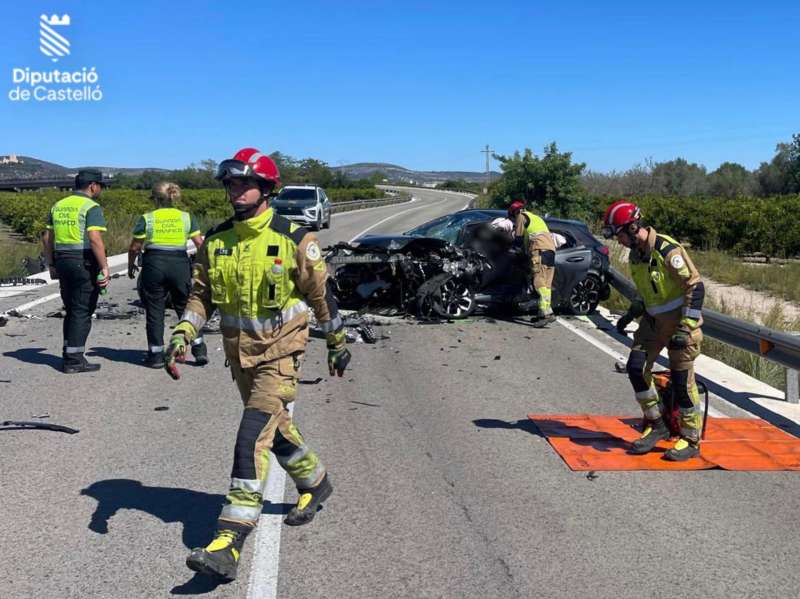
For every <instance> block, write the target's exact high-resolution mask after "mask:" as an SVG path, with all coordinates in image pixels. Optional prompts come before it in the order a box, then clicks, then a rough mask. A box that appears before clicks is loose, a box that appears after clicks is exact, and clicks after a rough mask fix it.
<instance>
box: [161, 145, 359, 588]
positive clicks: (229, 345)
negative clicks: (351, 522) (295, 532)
mask: <svg viewBox="0 0 800 599" xmlns="http://www.w3.org/2000/svg"><path fill="white" fill-rule="evenodd" d="M216 177H217V179H219V180H221V181H222V182H223V184H224V185H225V189H226V192H227V195H228V199H229V201H230V203H231V205H232V207H233V210H234V213H235V214H234V216H233V218H231V219H229V220H227V221H225V222H224V223H222V224H221V225H219V226H217V227H215V228H214V229H212V230H211V231H209V233H208V234H207V236H206V239H205V243H204V244H203V247H202V249H201V251H200V252H199V255H198V257H197V260H196V261H195V265H194V271H193V281H192V292H191V295H190V297H189V302H188V304H187V306H186V310H185V311H184V313H183V318H182V320H181V322H180V323H178V325H177V326H176V327H175V329H174V332H173V335H172V338H171V339H170V345H169V349H168V351H167V355H166V357H165V364H164V366H165V368H166V369H167V372H169V373H170V374H171V376H173V378H177V377H178V376H179V375H178V373H177V368H176V364H175V362H176V361H180V360H181V359H182V357H183V356H184V355H185V353H186V347H187V345H188V344H189V343H191V341H192V340H193V339H194V338H195V337H196V336H197V335H198V332H199V331H200V330H201V329H202V327H203V323H204V322H205V321H206V319H207V318H208V317H209V316H210V315H211V313H212V312H213V310H214V309H215V308H216V309H218V310H219V311H220V315H221V322H220V324H221V332H222V336H223V345H224V349H225V357H226V358H227V359H228V361H229V362H230V368H231V374H232V375H233V379H234V380H235V381H236V385H237V386H238V388H239V392H240V394H241V397H242V401H243V402H244V412H243V415H242V419H241V423H240V425H239V431H238V434H237V437H236V445H235V450H234V458H233V471H232V473H231V483H230V487H229V491H228V494H227V496H226V498H225V503H224V505H223V507H222V512H221V514H220V516H219V519H218V521H217V532H216V534H215V536H214V539H213V540H212V541H211V543H210V544H209V545H208V546H207V547H205V548H197V549H194V550H192V552H191V553H190V554H189V557H188V558H187V560H186V563H187V565H188V566H189V568H191V569H192V570H195V571H197V572H201V573H204V574H208V575H211V576H214V577H216V578H218V579H222V580H233V579H234V578H235V577H236V570H237V567H238V563H239V556H240V553H241V550H242V545H243V543H244V540H245V537H246V536H247V534H248V533H249V532H250V531H252V529H253V528H254V527H255V526H256V524H257V522H258V518H259V516H260V514H261V507H262V502H263V495H264V489H265V486H266V482H267V474H268V472H267V470H268V467H269V452H270V451H272V453H273V454H275V457H276V458H277V461H278V463H279V464H280V465H281V466H282V467H283V468H284V469H285V470H286V472H287V473H288V474H289V476H291V478H292V480H293V481H294V483H295V486H296V487H297V491H298V494H299V498H298V501H297V505H295V506H294V507H293V508H292V510H291V511H290V512H289V514H288V516H287V517H286V519H285V522H286V523H287V524H289V525H301V524H307V523H309V522H311V520H312V519H313V518H314V515H315V513H316V511H317V509H318V508H319V507H320V504H321V503H322V502H323V501H324V500H325V499H326V498H327V497H329V496H330V494H331V493H332V491H333V488H332V486H331V483H330V480H329V478H328V474H327V472H326V469H325V467H324V466H323V464H322V462H321V461H320V459H319V457H318V456H317V453H316V452H315V451H314V450H313V449H311V448H310V447H309V446H308V445H307V444H306V442H305V441H304V440H303V437H302V436H301V435H300V432H299V431H298V430H297V427H296V426H295V424H294V423H293V422H292V418H291V415H290V413H289V411H288V409H287V406H288V405H289V403H290V402H292V401H293V400H294V399H295V395H296V393H297V384H298V383H297V381H298V375H299V369H300V364H301V361H302V358H303V353H304V352H305V348H306V343H307V341H308V334H309V330H308V307H309V306H310V307H311V308H312V309H313V310H314V314H315V316H316V318H317V322H318V323H319V325H320V328H321V329H322V331H323V332H324V333H325V334H326V339H327V346H328V367H329V371H330V374H331V375H334V374H338V375H339V376H342V374H343V373H344V370H345V368H346V367H347V365H348V363H349V362H350V352H349V350H348V349H347V348H346V346H345V344H346V340H345V332H344V328H343V326H342V319H341V318H340V316H339V313H338V308H337V305H336V301H335V299H334V298H333V296H332V294H331V291H330V289H329V286H328V284H327V269H326V265H325V261H324V260H323V258H322V253H321V250H320V245H319V241H318V240H317V237H316V235H314V234H313V233H310V232H308V231H307V230H306V229H303V228H299V227H298V226H297V225H294V224H291V223H290V222H289V221H288V220H286V219H285V218H283V217H282V216H280V215H278V214H277V213H276V212H274V211H273V209H272V208H271V207H270V205H269V199H270V197H271V195H272V194H273V193H274V191H275V190H276V189H277V188H278V187H280V173H279V172H278V168H277V166H276V165H275V163H274V162H273V161H272V159H271V158H269V156H266V155H264V154H261V153H260V152H259V151H258V150H255V149H253V148H245V149H243V150H240V151H239V152H237V153H236V155H235V156H234V157H233V158H232V159H230V160H225V161H223V162H222V163H220V165H219V167H218V170H217V174H216Z"/></svg>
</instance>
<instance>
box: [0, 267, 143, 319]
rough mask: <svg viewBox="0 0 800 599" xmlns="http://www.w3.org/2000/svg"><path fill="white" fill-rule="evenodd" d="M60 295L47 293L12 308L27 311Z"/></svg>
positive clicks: (124, 271)
mask: <svg viewBox="0 0 800 599" xmlns="http://www.w3.org/2000/svg"><path fill="white" fill-rule="evenodd" d="M127 272H128V271H127V269H126V270H121V271H119V272H115V273H112V275H111V276H114V275H122V274H127ZM56 280H58V279H56ZM58 297H61V294H60V293H51V294H50V295H45V296H44V297H40V298H39V299H36V300H33V301H32V302H28V303H27V304H22V305H21V306H17V307H16V308H12V310H16V311H17V312H25V311H26V310H30V309H31V308H34V307H36V306H38V305H39V304H44V303H46V302H49V301H50V300H54V299H56V298H58ZM10 311H11V310H9V312H10Z"/></svg>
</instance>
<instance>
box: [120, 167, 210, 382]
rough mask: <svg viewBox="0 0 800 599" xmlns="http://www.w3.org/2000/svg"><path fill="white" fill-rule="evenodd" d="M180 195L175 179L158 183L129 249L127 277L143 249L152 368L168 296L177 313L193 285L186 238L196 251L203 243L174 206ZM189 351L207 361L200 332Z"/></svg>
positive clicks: (159, 364) (159, 352) (160, 347)
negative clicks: (151, 203)
mask: <svg viewBox="0 0 800 599" xmlns="http://www.w3.org/2000/svg"><path fill="white" fill-rule="evenodd" d="M180 197H181V189H180V187H178V186H177V185H176V184H175V183H168V182H161V183H156V185H154V186H153V191H152V194H151V199H152V200H153V202H154V203H155V207H156V209H155V210H153V211H151V212H147V213H145V214H143V215H142V216H140V217H139V219H138V220H137V221H136V224H135V225H134V227H133V239H132V240H131V244H130V247H129V248H128V277H130V278H131V279H133V278H134V277H136V271H137V270H138V267H137V266H136V259H137V257H138V255H139V252H141V251H142V249H144V256H143V257H142V273H141V275H140V277H141V280H140V281H139V284H140V290H141V294H140V295H141V300H142V303H143V304H144V309H145V314H146V315H147V358H146V359H145V365H146V366H150V367H152V368H163V367H164V309H165V306H166V301H167V296H169V297H170V299H171V303H172V307H173V308H174V309H175V312H176V313H177V314H178V318H180V317H181V316H182V315H183V310H184V308H185V307H186V301H187V300H188V299H189V291H190V290H191V288H192V263H191V260H190V259H189V255H188V254H187V253H186V242H187V241H188V240H189V239H191V240H192V241H193V242H194V245H195V247H196V248H197V250H198V251H199V250H200V248H201V246H202V245H203V237H202V235H200V231H199V229H198V228H197V224H196V223H195V221H194V219H193V218H192V217H191V215H190V214H189V213H188V212H183V211H181V210H178V209H177V208H174V207H173V203H174V202H175V201H178V200H180ZM192 355H193V356H194V359H195V362H196V363H197V364H199V365H201V366H202V365H205V364H208V351H207V349H206V345H205V343H204V341H203V337H202V336H200V335H198V336H197V337H196V338H195V339H194V340H193V341H192Z"/></svg>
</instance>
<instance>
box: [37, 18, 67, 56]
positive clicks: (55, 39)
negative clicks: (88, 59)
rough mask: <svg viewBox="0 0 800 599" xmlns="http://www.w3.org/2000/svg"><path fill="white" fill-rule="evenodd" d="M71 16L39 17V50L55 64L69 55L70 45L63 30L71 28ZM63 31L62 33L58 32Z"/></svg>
mask: <svg viewBox="0 0 800 599" xmlns="http://www.w3.org/2000/svg"><path fill="white" fill-rule="evenodd" d="M69 23H70V19H69V15H62V16H60V17H59V16H58V15H50V16H48V15H42V16H40V17H39V50H41V51H42V54H44V55H45V56H47V57H48V58H50V60H52V61H53V62H58V59H59V58H63V57H64V56H68V55H69V48H70V43H69V40H68V39H67V38H66V37H64V34H63V30H64V28H66V27H69ZM58 30H61V31H58Z"/></svg>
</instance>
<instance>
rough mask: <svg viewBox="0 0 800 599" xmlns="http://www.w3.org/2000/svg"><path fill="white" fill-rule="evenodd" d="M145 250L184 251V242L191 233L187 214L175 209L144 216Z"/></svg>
mask: <svg viewBox="0 0 800 599" xmlns="http://www.w3.org/2000/svg"><path fill="white" fill-rule="evenodd" d="M144 223H145V239H144V247H145V250H147V251H149V250H172V251H175V250H178V251H186V241H187V240H188V239H189V235H190V234H191V232H192V229H191V227H192V219H191V217H190V216H189V213H188V212H183V211H182V210H178V209H177V208H159V209H157V210H153V211H152V212H147V213H146V214H145V215H144Z"/></svg>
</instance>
